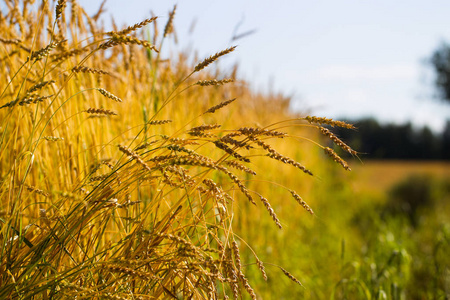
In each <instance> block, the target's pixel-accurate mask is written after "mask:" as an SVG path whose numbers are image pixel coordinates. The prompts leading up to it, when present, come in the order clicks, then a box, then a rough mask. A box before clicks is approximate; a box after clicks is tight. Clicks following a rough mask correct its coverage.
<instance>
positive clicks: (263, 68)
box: [79, 0, 450, 131]
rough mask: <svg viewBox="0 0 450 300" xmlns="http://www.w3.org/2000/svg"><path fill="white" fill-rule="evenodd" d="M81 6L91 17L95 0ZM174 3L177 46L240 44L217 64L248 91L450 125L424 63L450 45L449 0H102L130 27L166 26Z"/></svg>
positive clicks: (344, 114)
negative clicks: (148, 21)
mask: <svg viewBox="0 0 450 300" xmlns="http://www.w3.org/2000/svg"><path fill="white" fill-rule="evenodd" d="M79 2H80V3H81V4H82V5H83V7H85V9H86V10H87V11H88V12H90V13H92V14H93V13H94V12H96V10H97V8H98V6H99V4H100V1H89V0H79ZM174 4H177V12H176V16H175V22H174V24H175V30H176V33H177V37H178V41H179V42H178V46H177V47H178V49H191V50H194V51H196V52H197V53H198V55H199V57H200V58H204V57H207V56H209V55H211V54H214V53H216V52H218V51H220V50H223V49H225V48H227V47H229V46H232V45H237V46H238V47H237V49H236V51H234V52H233V53H232V54H230V55H229V57H226V58H224V59H222V60H221V61H220V64H222V65H221V66H223V67H225V68H226V67H227V66H228V67H229V66H231V65H232V64H234V63H238V65H239V70H240V77H241V78H243V79H245V80H247V81H248V82H249V83H250V84H251V86H252V88H253V89H255V90H261V91H269V90H271V91H274V92H281V93H282V94H285V95H287V96H292V99H293V108H294V109H298V110H301V111H305V112H308V113H311V114H314V115H317V116H326V117H331V118H336V119H343V118H347V119H348V118H350V119H356V118H363V117H375V118H377V119H379V120H380V121H382V122H394V123H404V122H412V123H413V124H414V125H416V126H424V125H427V126H429V127H430V128H432V129H433V130H436V131H439V130H441V129H442V128H443V126H444V125H445V122H446V120H450V104H445V103H443V102H442V101H438V100H437V99H435V97H434V94H435V90H434V87H433V72H432V69H431V67H430V66H429V64H427V60H428V59H429V58H430V56H431V55H432V53H433V51H434V50H435V49H436V48H437V47H438V46H439V45H441V44H442V43H443V42H445V41H448V42H449V43H450V17H449V16H450V1H443V0H441V1H440V0H434V1H419V0H408V1H401V0H397V1H392V0H389V1H387V0H377V1H375V0H372V1H369V0H366V1H363V0H358V1H357V0H341V1H335V0H327V1H321V0H316V1H304V0H289V1H288V0H285V1H283V0H279V1H274V0H228V1H216V0H190V1H186V0H184V1H183V0H179V1H172V0H165V1H162V0H158V1H155V0H127V1H124V0H108V1H107V3H106V9H107V12H106V15H105V16H106V17H107V18H109V17H110V16H112V17H113V18H114V19H115V20H116V23H117V24H119V25H120V24H123V25H125V24H127V25H132V24H134V23H138V22H140V21H142V20H144V19H145V18H147V17H149V16H150V12H151V11H153V13H154V14H155V15H157V16H158V17H159V22H160V25H161V26H163V25H164V24H165V22H166V21H167V19H168V12H169V10H171V9H172V8H173V6H174ZM193 22H195V27H194V30H193V32H190V30H191V25H192V24H193ZM107 24H108V23H107ZM249 31H253V33H252V34H250V35H247V36H246V37H243V38H241V39H239V40H236V41H232V37H233V35H235V34H238V35H239V34H243V33H246V32H249ZM169 47H175V46H173V45H169ZM172 50H174V51H175V50H176V48H172Z"/></svg>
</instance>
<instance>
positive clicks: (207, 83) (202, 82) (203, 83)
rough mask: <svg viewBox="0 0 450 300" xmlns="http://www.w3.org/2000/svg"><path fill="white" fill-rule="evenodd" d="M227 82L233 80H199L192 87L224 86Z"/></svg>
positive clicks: (232, 80)
mask: <svg viewBox="0 0 450 300" xmlns="http://www.w3.org/2000/svg"><path fill="white" fill-rule="evenodd" d="M229 82H234V79H231V78H228V79H221V80H215V79H213V80H199V81H197V82H196V83H194V85H199V86H211V85H224V84H226V83H229Z"/></svg>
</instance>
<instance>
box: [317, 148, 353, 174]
mask: <svg viewBox="0 0 450 300" xmlns="http://www.w3.org/2000/svg"><path fill="white" fill-rule="evenodd" d="M323 150H324V151H325V153H326V154H327V155H328V156H329V157H331V158H332V159H333V160H334V161H335V162H337V163H338V164H340V165H341V166H342V167H343V168H344V169H346V170H347V171H351V169H350V167H349V166H348V164H347V162H346V161H345V160H343V159H342V158H341V157H340V156H339V155H337V153H336V152H334V150H333V149H331V148H330V147H325V148H324V149H323Z"/></svg>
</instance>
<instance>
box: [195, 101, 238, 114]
mask: <svg viewBox="0 0 450 300" xmlns="http://www.w3.org/2000/svg"><path fill="white" fill-rule="evenodd" d="M235 100H236V98H233V99H230V100H226V101H223V102H221V103H219V104H217V105H215V106H213V107H211V108H210V109H208V110H207V111H205V112H204V113H203V114H208V113H209V114H212V113H214V112H215V111H216V110H218V109H221V108H223V107H225V106H227V105H228V104H230V103H232V102H233V101H235Z"/></svg>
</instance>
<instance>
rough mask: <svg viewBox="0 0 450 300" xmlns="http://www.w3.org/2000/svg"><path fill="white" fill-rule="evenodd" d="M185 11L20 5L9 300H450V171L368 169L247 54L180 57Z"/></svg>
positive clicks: (5, 24)
mask: <svg viewBox="0 0 450 300" xmlns="http://www.w3.org/2000/svg"><path fill="white" fill-rule="evenodd" d="M175 9H176V8H174V10H173V11H172V12H171V14H170V16H169V18H168V20H167V22H165V23H164V24H163V25H162V26H161V24H160V23H159V20H158V19H157V18H156V17H154V18H148V19H146V20H143V21H142V22H140V23H136V24H134V25H132V26H130V27H126V28H116V26H115V25H113V27H114V28H111V29H105V28H103V27H102V25H101V24H102V23H101V18H102V10H101V9H100V11H99V12H98V13H97V14H96V15H94V16H88V15H87V14H86V13H85V12H84V10H83V8H82V7H80V6H79V5H78V3H77V2H76V1H75V0H72V1H69V2H66V1H63V0H60V1H57V2H47V1H44V2H38V3H33V2H30V1H23V2H22V1H12V2H11V1H7V2H5V9H4V10H5V11H2V12H1V15H0V29H1V30H0V32H1V36H0V45H1V48H0V60H1V64H0V74H1V78H4V79H5V80H2V81H1V82H0V200H1V201H0V299H74V298H75V297H76V299H232V298H234V299H241V298H242V299H262V298H264V299H302V298H304V299H328V298H331V299H429V298H436V299H445V297H448V293H449V280H450V279H449V272H450V270H449V258H448V257H447V255H446V253H449V252H450V249H449V248H450V247H449V241H450V225H449V215H450V214H449V212H450V207H449V195H450V183H449V177H448V173H446V172H448V166H449V164H448V163H447V164H444V163H436V164H433V163H426V164H422V163H414V162H409V163H399V162H396V163H390V162H364V164H362V163H361V162H360V161H359V160H358V159H357V157H358V153H357V151H355V150H354V149H352V148H351V147H350V146H348V145H347V144H345V141H342V140H340V139H339V137H337V136H336V135H335V134H334V133H333V132H332V130H333V128H335V127H342V128H345V129H347V130H354V128H353V126H352V125H351V124H347V123H344V122H340V121H336V120H332V119H329V118H326V117H322V116H320V117H317V116H307V115H304V114H301V113H294V112H292V111H290V109H289V107H290V99H289V98H286V97H284V96H283V95H263V94H257V93H252V92H251V91H250V89H249V87H248V83H247V82H244V81H242V80H240V79H239V77H238V75H237V67H236V68H233V69H230V70H228V69H225V70H223V69H220V68H219V67H217V66H215V63H216V61H218V60H220V59H221V58H222V57H223V56H227V55H233V52H234V51H238V49H237V48H236V47H234V46H230V47H229V48H226V49H218V51H217V52H216V53H212V54H211V56H209V57H206V58H199V57H197V56H196V55H195V54H193V53H184V52H180V53H176V54H172V55H170V56H167V55H168V54H165V52H164V51H163V50H164V47H163V45H164V43H165V42H166V43H167V42H168V41H170V39H172V38H173V32H174V28H173V24H172V21H173V18H174V16H175ZM338 151H344V152H347V153H348V155H350V156H352V157H354V158H352V159H351V160H349V161H348V162H347V161H345V160H344V159H343V158H341V157H340V156H339V155H338V154H337V153H340V152H338ZM360 156H361V157H362V159H363V156H362V155H360ZM363 161H364V159H363ZM350 168H352V169H353V171H350ZM411 170H413V171H414V173H415V171H420V172H421V171H422V170H427V172H431V173H432V176H431V175H430V174H428V173H427V174H425V175H423V174H416V175H414V176H409V175H408V173H409V172H410V171H411ZM420 172H419V173H420Z"/></svg>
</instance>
